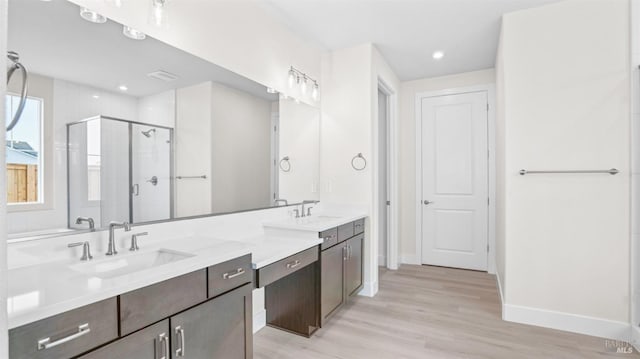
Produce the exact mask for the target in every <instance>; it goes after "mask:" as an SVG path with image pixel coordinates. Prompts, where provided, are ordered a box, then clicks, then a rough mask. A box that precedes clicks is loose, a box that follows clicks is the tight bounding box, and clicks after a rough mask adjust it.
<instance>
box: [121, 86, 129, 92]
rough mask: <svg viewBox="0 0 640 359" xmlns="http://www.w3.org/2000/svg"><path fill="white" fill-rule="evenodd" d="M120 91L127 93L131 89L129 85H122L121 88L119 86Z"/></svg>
mask: <svg viewBox="0 0 640 359" xmlns="http://www.w3.org/2000/svg"><path fill="white" fill-rule="evenodd" d="M118 89H119V90H120V91H127V90H128V89H129V88H128V87H127V85H120V86H118Z"/></svg>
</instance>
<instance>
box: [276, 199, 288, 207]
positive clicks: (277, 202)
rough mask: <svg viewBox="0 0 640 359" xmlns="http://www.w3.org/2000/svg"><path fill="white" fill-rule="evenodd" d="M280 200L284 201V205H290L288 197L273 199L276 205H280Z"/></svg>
mask: <svg viewBox="0 0 640 359" xmlns="http://www.w3.org/2000/svg"><path fill="white" fill-rule="evenodd" d="M280 202H282V203H284V205H285V206H288V205H289V201H287V200H286V199H281V198H277V199H275V200H274V201H273V203H274V204H275V205H276V206H280Z"/></svg>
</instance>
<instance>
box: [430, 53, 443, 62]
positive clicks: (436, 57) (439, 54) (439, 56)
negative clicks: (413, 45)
mask: <svg viewBox="0 0 640 359" xmlns="http://www.w3.org/2000/svg"><path fill="white" fill-rule="evenodd" d="M431 56H432V57H433V59H434V60H440V59H442V58H443V57H444V52H442V51H436V52H434V53H433V55H431Z"/></svg>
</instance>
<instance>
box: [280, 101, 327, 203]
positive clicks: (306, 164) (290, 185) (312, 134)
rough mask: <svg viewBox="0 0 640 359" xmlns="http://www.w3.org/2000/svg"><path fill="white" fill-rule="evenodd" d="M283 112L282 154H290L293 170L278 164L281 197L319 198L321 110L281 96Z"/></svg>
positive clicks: (281, 129) (296, 199) (300, 199)
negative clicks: (286, 170)
mask: <svg viewBox="0 0 640 359" xmlns="http://www.w3.org/2000/svg"><path fill="white" fill-rule="evenodd" d="M279 114H280V120H279V122H280V134H279V136H280V141H279V152H280V155H279V157H280V159H282V158H283V157H285V156H288V157H289V158H290V160H289V163H290V164H291V169H290V170H289V172H285V171H282V170H281V169H280V167H279V166H278V167H277V168H278V176H279V178H278V182H279V195H280V198H282V199H286V200H287V201H289V203H298V202H302V201H303V200H305V199H308V200H310V199H319V193H318V179H319V175H320V174H319V173H318V171H319V167H320V163H319V161H320V143H319V142H320V111H318V109H317V108H315V107H311V106H309V105H306V104H303V103H300V104H297V103H295V101H293V100H291V99H287V100H285V99H281V100H280V102H279ZM280 159H278V161H279V160H280ZM278 165H279V164H278ZM286 166H287V165H285V164H283V167H285V168H286Z"/></svg>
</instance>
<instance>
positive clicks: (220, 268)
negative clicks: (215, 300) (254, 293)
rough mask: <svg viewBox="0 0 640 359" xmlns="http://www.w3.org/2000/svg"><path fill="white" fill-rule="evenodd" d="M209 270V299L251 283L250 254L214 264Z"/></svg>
mask: <svg viewBox="0 0 640 359" xmlns="http://www.w3.org/2000/svg"><path fill="white" fill-rule="evenodd" d="M208 270H209V298H212V297H216V296H218V295H220V294H222V293H224V292H228V291H230V290H231V289H234V288H237V287H239V286H241V285H243V284H246V283H251V282H252V281H253V273H252V269H251V254H247V255H246V256H242V257H238V258H235V259H232V260H230V261H226V262H223V263H219V264H216V265H214V266H211V267H209V268H208Z"/></svg>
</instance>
